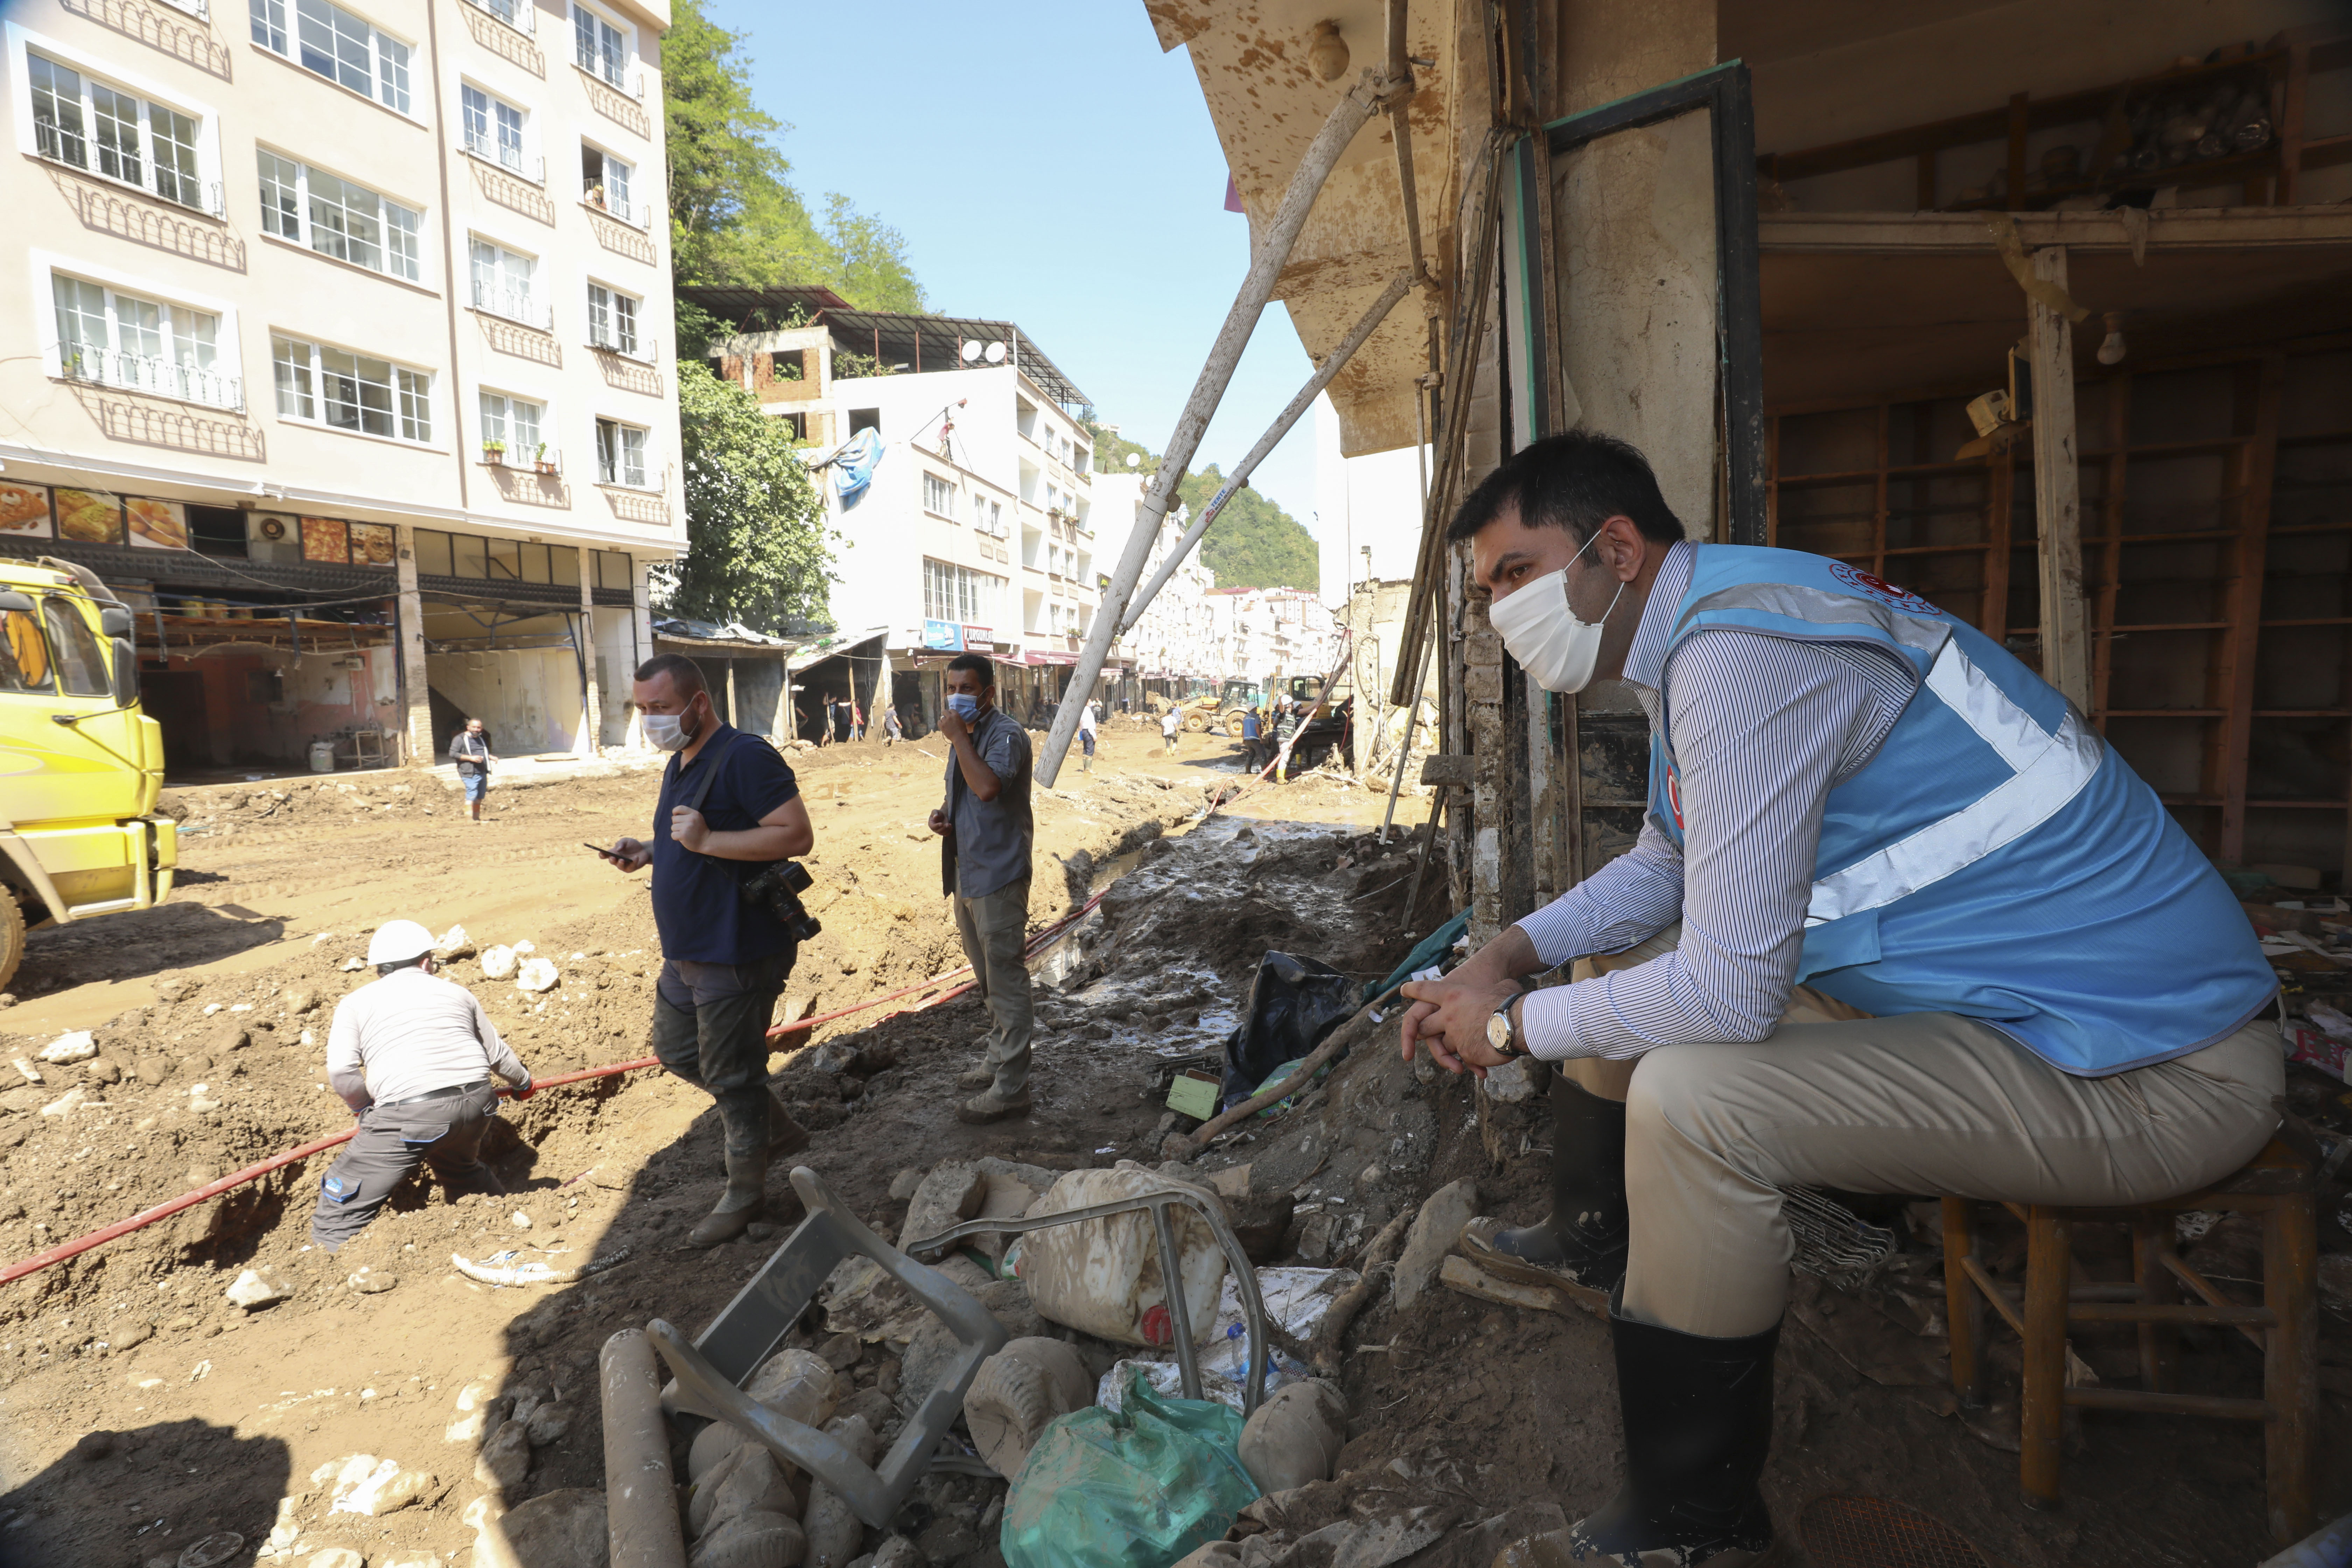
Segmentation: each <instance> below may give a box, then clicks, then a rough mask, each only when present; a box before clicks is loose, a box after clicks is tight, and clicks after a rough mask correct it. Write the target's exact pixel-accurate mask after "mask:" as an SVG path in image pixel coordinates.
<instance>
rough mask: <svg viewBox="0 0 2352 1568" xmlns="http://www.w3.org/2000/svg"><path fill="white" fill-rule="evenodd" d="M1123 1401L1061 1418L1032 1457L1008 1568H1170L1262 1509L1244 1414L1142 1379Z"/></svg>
mask: <svg viewBox="0 0 2352 1568" xmlns="http://www.w3.org/2000/svg"><path fill="white" fill-rule="evenodd" d="M1120 1402H1121V1408H1120V1410H1119V1411H1118V1413H1116V1414H1114V1413H1113V1412H1111V1411H1109V1410H1106V1409H1104V1408H1103V1407H1102V1406H1101V1405H1088V1406H1087V1408H1086V1409H1084V1410H1073V1411H1071V1412H1070V1413H1069V1414H1068V1415H1064V1416H1060V1417H1057V1418H1056V1419H1055V1421H1054V1423H1053V1424H1052V1425H1051V1426H1047V1427H1046V1428H1045V1433H1044V1435H1043V1436H1040V1437H1039V1438H1038V1439H1037V1446H1036V1447H1034V1448H1032V1449H1030V1450H1029V1459H1028V1462H1027V1463H1025V1464H1024V1465H1023V1466H1022V1467H1021V1473H1020V1474H1019V1475H1018V1476H1015V1477H1014V1478H1013V1492H1012V1495H1011V1496H1010V1497H1009V1498H1007V1499H1006V1500H1005V1505H1004V1526H1003V1531H1002V1532H1001V1533H1000V1535H999V1537H998V1544H999V1545H1000V1547H1001V1548H1002V1550H1003V1552H1004V1561H1005V1563H1006V1568H1169V1564H1171V1563H1174V1562H1175V1561H1176V1560H1177V1559H1178V1558H1180V1557H1181V1556H1183V1555H1184V1554H1185V1553H1186V1552H1190V1551H1192V1549H1193V1548H1194V1547H1196V1546H1199V1545H1201V1544H1202V1543H1203V1542H1210V1541H1215V1540H1217V1539H1219V1538H1221V1537H1222V1536H1223V1534H1224V1533H1225V1531H1228V1530H1231V1529H1232V1528H1233V1525H1234V1516H1235V1515H1236V1514H1238V1513H1240V1512H1241V1510H1243V1509H1244V1508H1246V1507H1248V1506H1249V1505H1250V1504H1251V1503H1252V1502H1253V1501H1255V1500H1256V1498H1257V1495H1258V1492H1257V1483H1256V1482H1255V1481H1253V1480H1251V1479H1249V1472H1248V1471H1247V1470H1244V1469H1243V1468H1242V1461H1241V1438H1242V1418H1241V1413H1240V1412H1238V1411H1236V1410H1234V1408H1233V1407H1232V1406H1230V1405H1221V1404H1219V1403H1217V1402H1216V1401H1214V1400H1202V1399H1171V1398H1168V1397H1167V1396H1165V1395H1164V1394H1158V1393H1156V1392H1154V1391H1153V1389H1152V1387H1151V1384H1150V1383H1149V1382H1147V1381H1145V1379H1144V1376H1143V1374H1142V1373H1139V1372H1133V1373H1129V1376H1128V1383H1127V1389H1126V1392H1125V1393H1124V1394H1121V1395H1120Z"/></svg>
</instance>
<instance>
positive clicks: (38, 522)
mask: <svg viewBox="0 0 2352 1568" xmlns="http://www.w3.org/2000/svg"><path fill="white" fill-rule="evenodd" d="M237 515H238V516H240V517H242V518H243V519H244V521H245V526H246V531H247V550H246V552H245V553H246V555H247V558H249V559H252V560H256V561H287V560H300V561H306V562H315V563H320V564H333V565H337V566H344V565H350V566H383V567H390V566H391V565H392V563H393V558H394V545H395V539H394V533H393V529H392V525H391V524H390V523H382V522H347V521H343V520H342V519H341V518H331V517H305V518H294V517H287V516H283V515H279V514H274V513H272V514H265V513H260V512H251V513H245V512H240V513H238V514H237ZM12 538H13V539H56V540H62V541H64V542H68V543H71V544H111V545H117V546H121V545H128V546H130V547H131V549H133V550H167V551H181V552H189V553H194V552H193V551H192V550H191V549H190V545H189V537H188V509H187V507H186V506H185V505H184V503H182V502H179V501H175V500H155V499H153V498H152V497H148V496H123V495H117V494H116V493H115V492H113V491H112V490H91V489H70V488H68V487H67V486H64V485H56V486H51V485H14V484H0V539H12ZM205 553H207V554H212V553H223V554H227V553H233V550H231V551H219V552H214V551H207V552H205Z"/></svg>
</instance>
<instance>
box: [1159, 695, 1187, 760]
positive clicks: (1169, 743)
mask: <svg viewBox="0 0 2352 1568" xmlns="http://www.w3.org/2000/svg"><path fill="white" fill-rule="evenodd" d="M1183 732H1184V714H1183V712H1182V710H1180V709H1178V708H1177V707H1176V706H1175V705H1174V704H1173V703H1171V704H1170V705H1169V708H1168V711H1167V712H1165V713H1162V714H1161V715H1160V743H1161V744H1162V745H1164V746H1166V747H1167V748H1168V754H1169V755H1170V756H1171V757H1172V756H1174V755H1175V754H1176V737H1177V736H1179V735H1181V734H1182V733H1183Z"/></svg>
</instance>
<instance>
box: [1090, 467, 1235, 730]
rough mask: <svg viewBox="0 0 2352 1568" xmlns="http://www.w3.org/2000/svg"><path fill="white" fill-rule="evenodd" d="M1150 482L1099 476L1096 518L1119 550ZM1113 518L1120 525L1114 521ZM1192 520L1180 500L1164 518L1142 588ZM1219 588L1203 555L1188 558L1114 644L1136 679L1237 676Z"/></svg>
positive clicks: (1120, 475)
mask: <svg viewBox="0 0 2352 1568" xmlns="http://www.w3.org/2000/svg"><path fill="white" fill-rule="evenodd" d="M1148 482H1149V480H1148V476H1145V475H1142V474H1137V473H1131V472H1130V473H1112V474H1097V475H1096V476H1095V489H1096V492H1097V493H1096V498H1095V506H1096V512H1097V516H1100V517H1102V518H1103V519H1104V520H1105V521H1106V522H1108V523H1109V525H1110V533H1111V539H1112V542H1113V543H1114V545H1117V544H1120V543H1124V542H1125V540H1126V537H1127V531H1128V530H1129V529H1131V528H1133V527H1134V526H1135V523H1136V522H1137V521H1138V520H1139V518H1140V516H1141V514H1142V510H1143V490H1144V486H1145V485H1146V484H1147V483H1148ZM1113 519H1116V520H1117V521H1115V522H1112V521H1111V520H1113ZM1191 523H1192V509H1191V508H1189V507H1187V506H1185V505H1184V504H1183V503H1182V502H1181V501H1180V502H1178V503H1177V505H1176V509H1175V510H1173V511H1171V512H1170V513H1168V514H1167V515H1166V516H1164V517H1162V518H1161V519H1160V532H1159V535H1158V537H1156V538H1155V539H1153V540H1152V542H1151V554H1150V558H1149V559H1148V560H1147V561H1146V563H1144V568H1143V579H1142V580H1143V581H1144V582H1146V583H1149V582H1150V581H1152V579H1154V578H1155V577H1157V576H1158V575H1159V574H1160V567H1161V566H1162V565H1163V564H1164V563H1166V562H1167V559H1168V556H1169V553H1170V552H1171V551H1173V550H1174V549H1175V547H1176V543H1177V542H1178V541H1179V540H1181V538H1182V537H1183V536H1184V530H1185V529H1186V528H1187V527H1188V526H1190V525H1191ZM1216 587H1217V576H1216V574H1215V573H1213V572H1212V571H1210V570H1209V569H1208V567H1206V566H1205V565H1203V564H1202V562H1201V554H1200V552H1199V551H1197V550H1196V551H1193V552H1191V553H1190V554H1188V555H1186V556H1185V557H1184V561H1183V563H1182V564H1181V565H1180V566H1178V567H1177V568H1176V570H1175V572H1174V573H1172V574H1171V575H1170V576H1169V579H1168V581H1167V583H1166V584H1164V585H1162V586H1161V588H1160V592H1159V593H1158V594H1157V595H1154V596H1153V597H1152V600H1151V602H1150V604H1148V605H1145V606H1144V607H1143V613H1142V614H1141V615H1139V616H1137V617H1136V620H1135V625H1133V626H1129V628H1128V629H1127V630H1126V631H1125V632H1122V633H1121V634H1120V635H1119V638H1118V641H1117V642H1116V643H1114V644H1112V645H1111V647H1112V651H1113V653H1114V654H1118V655H1124V656H1125V657H1126V658H1127V659H1128V661H1129V668H1131V669H1132V671H1133V679H1138V680H1148V681H1160V682H1177V683H1185V682H1190V681H1192V680H1212V681H1214V680H1221V679H1223V678H1224V677H1225V676H1227V675H1231V674H1234V673H1237V672H1235V671H1234V670H1233V669H1232V668H1230V666H1231V663H1232V661H1231V659H1230V658H1228V656H1227V651H1226V646H1225V636H1224V632H1223V629H1222V627H1221V626H1220V621H1221V620H1222V619H1223V618H1224V616H1223V606H1221V605H1218V604H1216V603H1214V602H1213V601H1212V600H1211V599H1210V598H1209V595H1211V594H1213V593H1214V592H1215V591H1216Z"/></svg>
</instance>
